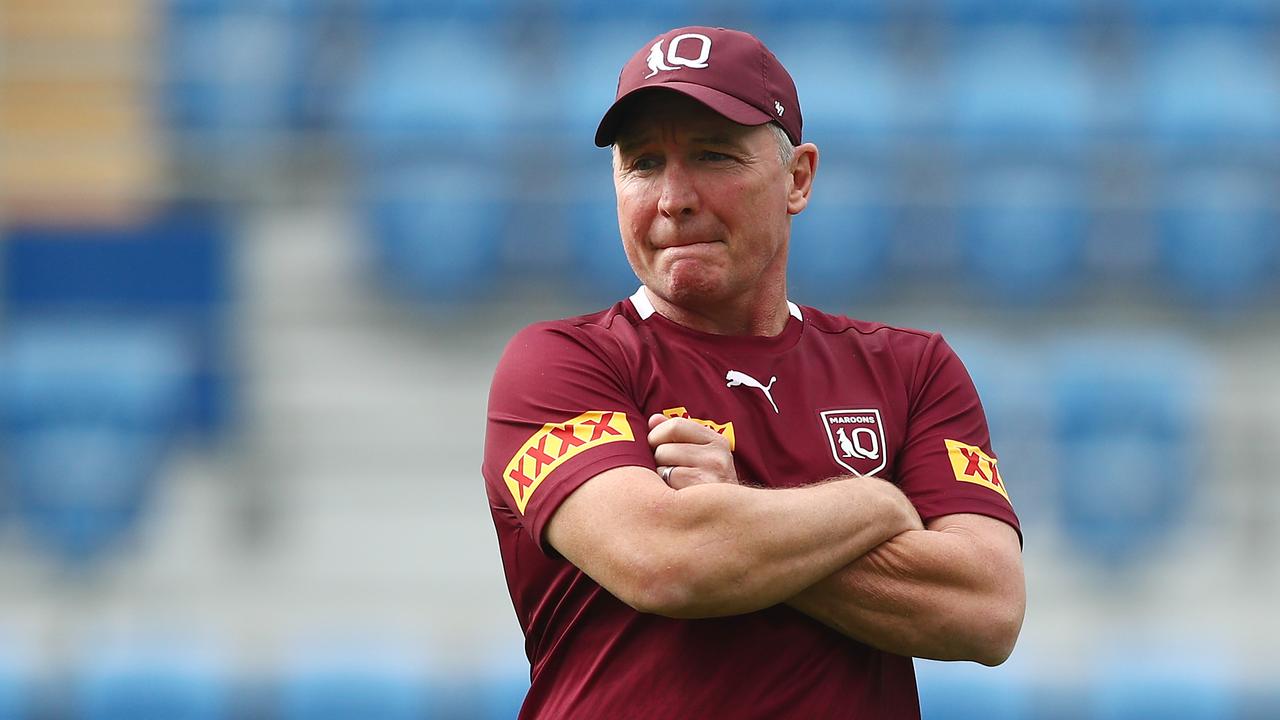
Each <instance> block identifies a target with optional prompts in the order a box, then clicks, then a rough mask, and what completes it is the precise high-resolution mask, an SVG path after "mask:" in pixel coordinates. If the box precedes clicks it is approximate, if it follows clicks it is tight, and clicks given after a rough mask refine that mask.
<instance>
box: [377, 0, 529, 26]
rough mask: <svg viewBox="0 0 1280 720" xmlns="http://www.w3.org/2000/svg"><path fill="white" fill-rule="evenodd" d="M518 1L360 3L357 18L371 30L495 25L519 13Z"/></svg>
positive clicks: (393, 0)
mask: <svg viewBox="0 0 1280 720" xmlns="http://www.w3.org/2000/svg"><path fill="white" fill-rule="evenodd" d="M523 5H524V3H522V2H521V0H425V1H424V0H362V1H361V2H360V3H359V6H358V9H359V12H360V19H361V20H362V21H363V22H365V23H368V24H369V25H371V26H374V27H375V30H377V29H378V28H379V26H380V27H382V28H392V27H395V26H398V25H401V24H403V23H406V22H408V23H414V22H424V21H426V22H441V21H446V22H447V21H450V20H466V21H473V22H485V23H490V24H496V23H497V22H500V21H502V20H503V19H506V18H509V17H510V16H511V15H513V14H514V13H517V12H518V11H519V10H521V8H522V6H523Z"/></svg>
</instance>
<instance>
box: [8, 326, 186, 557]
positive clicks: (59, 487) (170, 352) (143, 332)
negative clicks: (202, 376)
mask: <svg viewBox="0 0 1280 720" xmlns="http://www.w3.org/2000/svg"><path fill="white" fill-rule="evenodd" d="M6 334H7V337H6V338H5V342H4V344H3V348H4V350H3V353H0V437H3V441H4V442H3V444H4V446H5V447H6V450H7V452H6V453H5V454H4V455H3V461H4V465H5V467H4V474H5V475H8V476H9V482H10V484H11V486H12V488H13V492H14V504H15V506H16V510H17V512H18V513H19V515H20V516H21V518H22V519H23V520H24V521H25V523H26V524H27V525H29V526H30V529H31V530H32V532H33V533H34V534H35V535H36V536H37V537H38V538H39V539H40V540H42V541H43V542H44V543H45V544H47V545H49V546H50V547H51V548H52V549H53V550H54V551H56V552H57V553H58V554H60V555H61V556H63V557H64V558H65V559H66V560H68V561H71V562H73V563H79V562H84V561H88V560H91V559H93V558H94V557H96V556H97V555H98V554H100V553H101V552H102V551H104V550H106V549H107V548H109V547H110V546H111V545H112V544H113V543H114V542H116V541H117V540H119V538H120V537H121V536H122V535H124V534H126V533H127V532H128V531H129V530H130V529H131V528H132V527H133V525H134V524H135V523H136V522H137V520H138V518H139V516H140V514H141V513H142V512H143V510H144V509H145V507H146V505H147V502H148V499H149V497H150V495H151V491H152V487H153V485H154V483H155V481H156V478H157V475H158V473H159V470H160V468H161V465H162V463H163V461H164V458H165V454H166V451H167V449H168V447H169V446H170V444H171V442H172V439H173V437H174V435H175V418H176V417H179V416H180V415H181V410H180V407H181V404H182V402H183V400H184V392H183V391H184V387H185V386H186V385H187V383H188V382H189V381H188V376H189V375H190V373H191V364H190V361H189V360H188V359H187V357H186V354H185V347H184V345H183V342H182V339H181V337H180V334H179V333H178V332H177V331H175V329H174V328H173V327H168V326H164V325H155V324H146V323H121V322H108V323H103V322H101V321H98V320H94V319H79V320H70V319H66V318H62V319H57V320H48V321H45V322H40V323H36V322H25V323H22V324H20V325H18V326H17V327H12V328H10V329H8V331H7V333H6Z"/></svg>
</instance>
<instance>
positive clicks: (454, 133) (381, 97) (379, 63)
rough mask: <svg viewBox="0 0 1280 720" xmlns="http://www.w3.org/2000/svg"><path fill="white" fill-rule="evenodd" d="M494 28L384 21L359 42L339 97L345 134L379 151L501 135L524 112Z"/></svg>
mask: <svg viewBox="0 0 1280 720" xmlns="http://www.w3.org/2000/svg"><path fill="white" fill-rule="evenodd" d="M493 35H494V33H493V32H492V30H491V29H490V28H488V26H485V25H482V24H476V23H462V22H421V23H406V24H403V25H398V26H395V27H393V28H389V29H387V30H386V31H385V32H384V33H383V34H382V35H381V36H379V37H378V38H377V39H376V42H373V43H371V46H370V47H368V48H366V51H365V56H364V57H363V58H362V63H361V64H360V65H359V66H358V67H357V68H356V70H355V72H354V74H353V77H352V78H351V84H350V87H349V88H347V89H346V91H345V97H344V98H343V99H342V100H341V102H340V104H341V106H342V109H341V110H340V115H341V118H340V119H341V123H342V127H343V129H344V131H345V132H346V133H348V137H349V139H350V140H351V142H352V143H353V144H354V145H355V147H356V148H357V149H358V150H359V151H360V152H361V154H362V155H365V156H369V155H373V156H379V157H382V156H393V157H394V156H396V155H399V154H400V153H402V152H405V151H406V150H414V151H423V150H430V149H437V150H439V149H443V148H446V147H451V146H455V145H456V144H457V143H460V142H464V143H465V142H471V143H478V144H482V145H494V144H496V143H498V142H500V141H501V140H502V138H504V137H505V136H504V135H503V133H505V132H507V131H509V130H511V129H513V128H514V127H517V126H518V125H519V124H520V122H521V120H522V118H523V117H524V114H523V113H522V108H520V107H518V106H517V105H516V104H515V103H514V102H513V98H514V97H515V88H514V87H513V82H512V79H513V73H512V72H511V67H512V58H511V57H510V56H509V54H508V53H507V52H506V46H505V45H504V44H503V43H500V42H496V41H495V39H494V37H493Z"/></svg>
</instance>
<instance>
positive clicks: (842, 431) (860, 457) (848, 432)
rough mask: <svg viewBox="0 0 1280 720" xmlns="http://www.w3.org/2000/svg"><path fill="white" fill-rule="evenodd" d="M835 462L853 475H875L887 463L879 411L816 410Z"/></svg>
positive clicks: (870, 409)
mask: <svg viewBox="0 0 1280 720" xmlns="http://www.w3.org/2000/svg"><path fill="white" fill-rule="evenodd" d="M818 415H819V416H821V418H822V427H823V429H824V430H825V431H826V433H827V444H828V445H830V446H831V456H832V457H833V458H834V459H835V461H836V464H837V465H839V466H840V467H842V468H844V469H845V470H848V471H849V472H851V473H853V474H854V475H864V476H865V475H875V474H876V473H878V472H880V471H881V470H884V468H885V466H886V465H887V464H888V462H889V461H888V458H887V457H886V454H887V448H886V447H885V441H884V423H883V422H881V420H880V411H879V410H878V409H874V408H863V409H859V410H824V411H822V412H820V413H818Z"/></svg>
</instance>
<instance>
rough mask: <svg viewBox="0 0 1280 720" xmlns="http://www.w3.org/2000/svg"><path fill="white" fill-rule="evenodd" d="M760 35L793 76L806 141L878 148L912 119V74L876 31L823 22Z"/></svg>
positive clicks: (886, 143) (888, 142)
mask: <svg viewBox="0 0 1280 720" xmlns="http://www.w3.org/2000/svg"><path fill="white" fill-rule="evenodd" d="M775 33H776V36H775ZM761 39H762V40H763V41H764V42H765V44H766V45H768V46H769V48H770V49H771V50H772V51H773V53H774V54H775V55H777V56H778V59H779V60H781V61H782V63H783V65H785V66H786V67H787V70H788V71H789V72H790V73H791V77H792V79H793V80H795V83H796V90H797V92H798V93H799V97H800V106H801V110H802V112H803V117H804V140H805V141H812V142H815V143H817V144H818V146H819V147H824V148H825V147H831V146H833V145H835V144H841V145H849V146H854V147H862V148H867V149H872V150H875V149H882V148H884V147H885V146H887V145H889V144H890V143H891V142H893V140H895V139H896V137H897V136H898V134H900V133H901V132H902V131H903V130H905V129H910V128H911V126H912V124H913V123H914V122H915V118H914V117H913V116H912V114H911V113H912V107H911V105H910V102H909V101H910V98H911V96H912V95H911V94H912V93H917V92H920V90H919V87H918V85H917V84H916V79H915V78H909V77H908V76H907V75H906V74H905V73H904V71H903V69H902V68H901V67H900V66H899V65H898V63H897V57H896V56H895V55H894V54H893V52H892V51H891V49H890V47H889V45H888V43H887V42H886V39H885V38H884V37H883V36H882V35H880V34H879V33H877V32H874V31H871V30H862V29H852V28H850V27H849V26H847V25H843V24H841V23H836V22H825V23H822V24H817V25H807V24H806V25H802V26H789V27H787V28H786V31H785V32H783V31H781V30H778V31H774V32H770V31H768V30H765V29H762V31H761Z"/></svg>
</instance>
